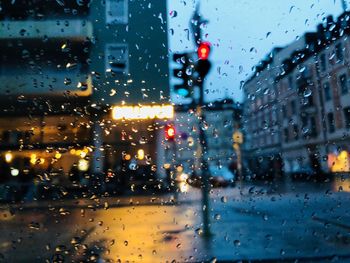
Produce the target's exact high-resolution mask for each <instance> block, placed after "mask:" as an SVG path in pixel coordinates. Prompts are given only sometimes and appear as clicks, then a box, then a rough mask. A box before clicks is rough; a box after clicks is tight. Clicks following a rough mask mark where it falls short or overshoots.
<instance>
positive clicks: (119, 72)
mask: <svg viewBox="0 0 350 263" xmlns="http://www.w3.org/2000/svg"><path fill="white" fill-rule="evenodd" d="M110 47H116V48H119V47H124V48H125V50H126V52H125V54H126V55H125V57H126V63H125V70H124V71H118V70H117V71H115V70H113V68H112V67H110V63H109V62H110V60H109V56H110V53H109V49H110ZM108 69H111V70H112V71H113V73H115V74H120V75H127V74H129V45H128V44H126V43H106V45H105V72H107V70H108Z"/></svg>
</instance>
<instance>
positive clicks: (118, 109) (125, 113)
mask: <svg viewBox="0 0 350 263" xmlns="http://www.w3.org/2000/svg"><path fill="white" fill-rule="evenodd" d="M112 117H113V119H115V120H121V119H125V120H137V119H140V120H142V119H172V118H173V117H174V107H173V106H172V105H153V106H115V107H113V109H112Z"/></svg>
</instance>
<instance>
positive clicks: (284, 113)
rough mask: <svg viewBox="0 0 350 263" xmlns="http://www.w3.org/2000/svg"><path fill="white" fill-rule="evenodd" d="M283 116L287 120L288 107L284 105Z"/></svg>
mask: <svg viewBox="0 0 350 263" xmlns="http://www.w3.org/2000/svg"><path fill="white" fill-rule="evenodd" d="M282 115H283V118H287V107H286V105H282Z"/></svg>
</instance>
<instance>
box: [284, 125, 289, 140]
mask: <svg viewBox="0 0 350 263" xmlns="http://www.w3.org/2000/svg"><path fill="white" fill-rule="evenodd" d="M283 131H284V141H285V142H288V141H289V131H288V128H284V130H283Z"/></svg>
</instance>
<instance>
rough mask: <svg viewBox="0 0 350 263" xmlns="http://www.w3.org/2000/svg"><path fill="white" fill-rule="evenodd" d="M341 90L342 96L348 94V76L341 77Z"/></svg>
mask: <svg viewBox="0 0 350 263" xmlns="http://www.w3.org/2000/svg"><path fill="white" fill-rule="evenodd" d="M339 84H340V90H341V93H342V94H346V93H348V83H347V78H346V74H343V75H341V76H340V77H339Z"/></svg>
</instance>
